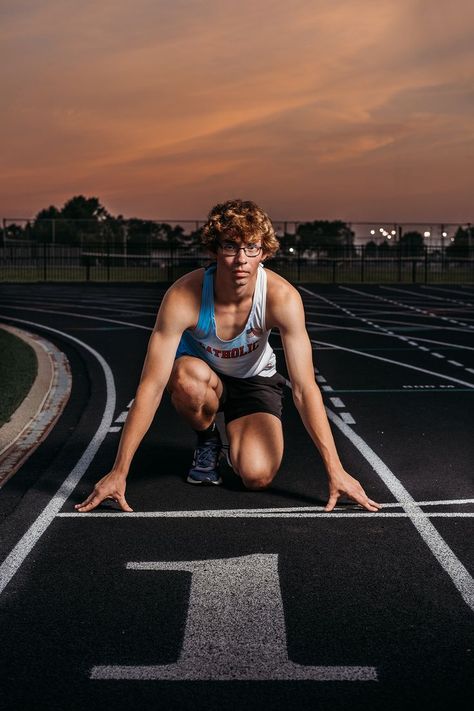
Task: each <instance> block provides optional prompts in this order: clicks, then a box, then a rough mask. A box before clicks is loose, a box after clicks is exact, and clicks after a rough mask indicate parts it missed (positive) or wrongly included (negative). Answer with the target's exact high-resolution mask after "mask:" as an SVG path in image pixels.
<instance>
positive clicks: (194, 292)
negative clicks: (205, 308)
mask: <svg viewBox="0 0 474 711" xmlns="http://www.w3.org/2000/svg"><path fill="white" fill-rule="evenodd" d="M203 278H204V269H195V270H194V271H192V272H188V273H187V274H184V275H183V276H182V277H180V278H179V279H177V280H176V281H175V282H174V283H173V284H172V285H171V286H170V287H169V289H168V290H167V291H166V293H165V295H164V297H163V300H162V302H161V306H160V309H159V311H158V316H157V326H158V325H159V324H163V322H169V321H170V320H174V321H175V322H176V325H177V326H179V327H180V328H181V329H182V330H185V329H186V328H191V327H193V326H195V325H196V324H197V321H198V318H199V310H200V307H201V292H202V282H203Z"/></svg>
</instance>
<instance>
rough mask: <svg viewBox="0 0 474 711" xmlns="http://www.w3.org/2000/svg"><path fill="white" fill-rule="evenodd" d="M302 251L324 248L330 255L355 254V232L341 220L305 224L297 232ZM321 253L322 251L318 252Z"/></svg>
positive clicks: (315, 221) (300, 225)
mask: <svg viewBox="0 0 474 711" xmlns="http://www.w3.org/2000/svg"><path fill="white" fill-rule="evenodd" d="M296 234H297V243H298V245H299V248H300V249H312V250H314V249H316V248H318V247H319V248H322V249H324V251H325V252H326V253H327V254H328V256H329V255H330V254H332V255H339V254H347V253H349V254H351V253H352V252H354V251H355V250H354V232H352V230H351V229H350V228H349V227H348V226H347V224H346V223H345V222H342V221H341V220H332V221H330V220H314V221H313V222H303V223H301V224H299V225H298V228H297V230H296ZM318 251H320V250H318Z"/></svg>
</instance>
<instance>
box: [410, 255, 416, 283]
mask: <svg viewBox="0 0 474 711" xmlns="http://www.w3.org/2000/svg"><path fill="white" fill-rule="evenodd" d="M411 280H412V282H413V284H416V259H413V260H412V263H411Z"/></svg>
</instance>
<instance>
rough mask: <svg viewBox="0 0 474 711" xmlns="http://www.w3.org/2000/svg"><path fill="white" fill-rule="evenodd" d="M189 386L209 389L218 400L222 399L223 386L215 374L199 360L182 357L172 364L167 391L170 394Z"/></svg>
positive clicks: (186, 356) (193, 357)
mask: <svg viewBox="0 0 474 711" xmlns="http://www.w3.org/2000/svg"><path fill="white" fill-rule="evenodd" d="M190 384H197V385H200V386H202V387H204V388H205V389H207V388H211V389H212V390H213V391H214V392H215V394H216V396H217V398H218V399H220V398H221V397H222V393H223V384H222V381H221V379H220V378H219V376H218V375H217V373H216V372H215V371H214V370H212V368H211V367H210V366H209V365H208V364H207V363H206V362H205V361H204V360H202V359H201V358H197V357H196V356H188V355H182V356H180V357H179V358H176V360H175V362H174V365H173V369H172V371H171V375H170V378H169V380H168V385H167V389H168V390H169V391H170V392H172V391H173V390H175V389H176V388H184V389H187V388H189V385H190Z"/></svg>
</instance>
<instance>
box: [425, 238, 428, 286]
mask: <svg viewBox="0 0 474 711" xmlns="http://www.w3.org/2000/svg"><path fill="white" fill-rule="evenodd" d="M427 283H428V247H427V246H426V245H425V284H427Z"/></svg>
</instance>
